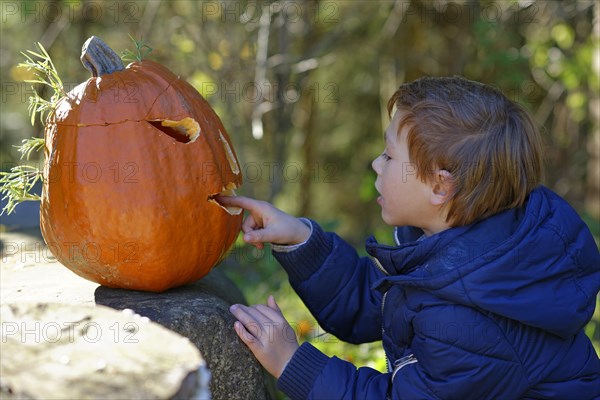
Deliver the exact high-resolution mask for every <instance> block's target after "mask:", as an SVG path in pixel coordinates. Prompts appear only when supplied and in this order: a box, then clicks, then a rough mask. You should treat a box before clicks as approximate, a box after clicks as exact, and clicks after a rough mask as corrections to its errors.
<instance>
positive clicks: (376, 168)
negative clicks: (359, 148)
mask: <svg viewBox="0 0 600 400" xmlns="http://www.w3.org/2000/svg"><path fill="white" fill-rule="evenodd" d="M380 159H381V156H379V157H377V158H375V159H374V160H373V161H372V162H371V168H373V170H374V171H375V172H377V175H379V171H380V169H379V160H380Z"/></svg>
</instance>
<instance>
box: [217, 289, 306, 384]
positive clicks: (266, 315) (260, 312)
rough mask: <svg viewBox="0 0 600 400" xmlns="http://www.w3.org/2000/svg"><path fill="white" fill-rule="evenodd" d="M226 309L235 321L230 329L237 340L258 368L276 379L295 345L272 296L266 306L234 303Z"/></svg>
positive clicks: (292, 332) (291, 332) (294, 340)
mask: <svg viewBox="0 0 600 400" xmlns="http://www.w3.org/2000/svg"><path fill="white" fill-rule="evenodd" d="M229 310H230V311H231V313H232V314H233V315H234V316H235V317H236V318H237V321H236V322H235V324H234V325H233V327H234V329H235V332H236V333H237V334H238V336H239V337H240V339H242V341H243V342H244V343H245V344H246V345H247V346H248V348H249V349H250V350H251V351H252V353H253V354H254V356H255V357H256V359H257V360H258V361H259V362H260V363H261V364H262V366H263V367H264V368H265V369H266V370H267V371H269V373H270V374H271V375H273V376H274V377H275V378H277V379H279V377H280V376H281V374H282V373H283V370H284V369H285V367H286V365H287V363H288V362H289V361H290V359H291V358H292V356H293V355H294V353H295V352H296V350H297V349H298V347H299V346H298V341H297V340H296V334H295V332H294V330H293V329H292V327H291V326H290V324H289V323H288V322H287V321H286V319H285V317H284V316H283V313H282V312H281V310H280V309H279V306H278V305H277V303H276V302H275V299H274V298H273V296H269V299H268V300H267V305H264V304H257V305H254V306H251V307H247V306H244V305H241V304H234V305H232V306H231V308H230V309H229Z"/></svg>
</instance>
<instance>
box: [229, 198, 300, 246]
mask: <svg viewBox="0 0 600 400" xmlns="http://www.w3.org/2000/svg"><path fill="white" fill-rule="evenodd" d="M217 201H218V202H219V203H221V204H222V205H224V206H234V207H241V208H244V209H246V210H248V211H249V212H250V215H248V217H247V218H246V220H245V221H244V223H243V224H242V231H243V232H244V241H245V242H246V243H249V244H251V245H253V246H256V247H257V248H259V249H262V248H263V247H264V243H265V242H268V243H275V244H287V245H292V244H298V243H302V242H304V241H306V240H307V239H308V237H309V236H310V228H309V227H308V226H306V225H305V224H304V223H303V222H302V221H300V220H299V219H298V218H295V217H292V216H291V215H288V214H286V213H284V212H283V211H281V210H278V209H277V208H275V207H274V206H273V205H271V204H270V203H267V202H266V201H259V200H254V199H251V198H249V197H243V196H221V197H218V198H217Z"/></svg>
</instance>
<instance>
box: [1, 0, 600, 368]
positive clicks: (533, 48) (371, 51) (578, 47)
mask: <svg viewBox="0 0 600 400" xmlns="http://www.w3.org/2000/svg"><path fill="white" fill-rule="evenodd" d="M0 5H1V7H2V10H1V11H2V14H1V18H2V24H1V47H0V67H1V76H0V81H1V85H2V101H1V103H0V104H1V107H2V109H1V120H0V124H1V125H0V128H1V137H2V145H1V146H0V156H1V157H2V169H3V170H7V169H8V168H9V167H10V166H11V165H12V164H14V163H15V162H16V161H17V160H16V159H17V153H16V152H15V150H14V148H13V147H12V146H13V145H15V144H18V143H20V140H21V139H23V138H26V137H30V136H41V135H42V130H43V127H42V126H41V125H40V124H39V123H37V122H36V125H34V126H33V127H32V126H30V124H29V122H28V117H27V103H26V102H27V98H28V97H29V96H30V95H31V94H32V90H31V88H30V85H29V84H27V83H25V82H24V80H26V79H31V78H32V76H31V72H30V71H27V70H26V69H23V68H18V67H17V64H18V63H19V62H21V61H23V56H22V55H21V54H20V52H21V51H24V50H27V49H33V48H34V43H35V42H38V41H39V42H41V43H42V44H43V45H44V47H45V48H46V49H48V51H49V53H50V55H51V56H52V58H53V60H54V62H55V65H56V67H57V69H58V71H59V74H60V76H61V77H62V79H63V82H64V84H65V87H66V88H67V89H68V88H72V87H74V86H75V85H76V84H78V83H80V82H82V81H84V80H85V79H87V78H88V75H87V72H86V71H85V70H84V69H83V67H82V66H81V64H80V63H79V62H78V61H77V60H78V58H79V52H80V49H81V45H82V44H83V42H84V41H85V39H86V38H88V37H89V36H91V35H97V36H100V37H101V38H103V39H104V40H105V41H106V42H107V43H108V44H109V45H110V46H111V47H112V48H113V49H116V50H124V49H126V48H131V47H132V46H131V41H130V39H129V37H128V35H131V36H133V37H134V38H136V39H138V40H139V39H142V40H143V41H144V42H145V43H147V44H149V45H150V46H151V47H152V48H153V49H154V50H153V51H152V53H150V54H149V55H148V56H147V57H148V58H149V59H152V60H155V61H158V62H160V63H162V64H164V65H166V66H168V67H169V68H170V69H171V70H172V71H174V72H175V73H177V74H179V75H181V76H182V77H184V78H185V79H187V80H188V81H189V82H190V83H191V84H192V85H194V86H195V87H196V88H197V89H198V90H199V91H200V92H201V93H203V94H204V95H205V97H206V98H207V99H208V101H209V102H210V103H211V104H212V105H213V107H214V108H215V109H216V111H217V113H218V114H219V115H220V116H221V118H222V120H223V122H224V124H225V127H226V128H227V129H228V131H229V134H230V135H231V137H232V140H233V142H234V143H235V145H236V150H237V153H238V157H239V159H240V161H241V165H242V172H243V173H244V177H245V182H246V183H245V185H244V186H243V188H242V190H241V192H242V193H243V194H246V195H249V196H253V197H257V198H260V199H264V200H268V201H272V202H274V203H275V205H276V206H278V207H280V208H282V209H283V210H285V211H287V212H290V213H292V214H296V215H304V216H308V217H311V218H314V219H316V220H318V221H320V222H321V223H322V224H323V225H324V226H325V227H326V228H328V229H335V230H336V231H337V232H338V233H339V234H341V235H342V236H344V237H345V238H347V239H348V240H349V241H350V242H351V243H353V244H355V245H356V246H357V247H358V248H361V246H362V243H363V240H364V239H365V237H366V236H368V235H369V234H371V233H375V234H376V236H377V237H378V239H379V240H381V241H384V242H385V241H388V240H389V239H388V238H389V236H390V232H391V230H390V229H389V228H388V227H386V226H384V224H383V223H382V221H381V219H380V217H379V208H378V206H377V204H375V201H374V199H375V197H376V193H375V190H374V188H373V182H374V179H375V176H374V173H373V172H372V171H371V169H370V163H371V161H372V159H373V158H375V157H376V156H377V155H378V154H379V153H380V151H381V149H382V140H381V136H382V132H383V130H384V129H385V127H386V125H387V121H388V117H387V115H386V113H385V110H384V109H385V107H384V105H385V103H386V101H387V99H388V98H389V96H390V95H391V93H392V92H393V91H394V90H395V89H396V88H397V86H398V85H399V84H400V83H402V82H405V81H408V80H412V79H415V78H418V77H420V76H423V75H454V74H459V75H464V76H466V77H467V78H470V79H474V80H478V81H482V82H485V83H488V84H491V85H495V86H497V87H499V88H500V89H502V90H503V91H504V92H505V93H507V94H508V95H509V96H510V97H511V98H513V99H515V100H517V101H519V102H521V103H523V104H524V105H526V106H527V107H528V108H529V109H530V110H531V111H532V112H533V114H534V116H535V119H536V120H537V122H538V123H539V124H540V125H541V126H543V133H544V138H545V141H546V145H547V146H546V161H547V162H546V168H545V179H544V183H545V184H546V185H548V186H549V187H551V188H552V189H554V190H555V191H557V192H558V193H559V194H560V195H562V196H564V197H565V198H566V199H567V200H568V201H569V202H570V203H571V204H572V205H574V206H575V208H576V209H577V210H578V211H579V212H580V214H581V215H582V216H583V217H584V218H585V220H586V221H587V222H588V224H589V226H590V228H591V229H592V230H593V232H594V233H595V235H596V237H598V236H600V188H599V185H600V124H599V118H600V100H599V97H598V96H599V95H598V93H600V60H599V59H600V51H599V49H598V46H599V40H600V39H599V38H600V22H599V20H598V19H599V11H598V6H597V4H595V2H594V1H593V0H589V1H588V0H580V1H573V0H571V1H529V0H522V1H513V0H502V1H496V2H492V1H485V0H481V1H446V0H411V1H408V0H399V1H366V0H365V1H358V0H357V1H341V0H340V1H336V0H321V1H314V0H313V1H284V0H282V1H262V2H254V1H227V0H222V1H190V0H185V1H177V0H176V1H158V0H152V1H147V2H146V1H111V0H109V1H90V0H77V1H70V0H49V1H31V0H29V1H14V2H11V1H4V2H2V3H0ZM39 90H43V89H41V88H39ZM42 94H43V92H42ZM17 212H18V211H17ZM224 268H226V271H227V272H228V273H229V274H230V276H231V277H232V278H233V279H234V280H236V282H237V283H238V284H239V285H240V286H241V287H242V289H243V290H244V292H245V294H246V296H247V298H248V300H249V301H250V302H262V301H265V299H266V296H267V295H268V294H269V293H275V295H276V298H278V299H279V302H280V303H281V305H282V308H283V309H284V310H285V311H287V315H288V317H289V318H290V320H291V321H293V323H294V326H295V327H296V328H297V331H298V333H299V334H300V336H301V338H302V339H303V340H313V341H314V342H315V343H317V345H318V346H320V347H321V348H323V349H324V350H325V351H326V352H328V353H330V354H337V355H338V356H342V357H346V358H348V359H352V360H354V361H356V362H357V363H359V364H361V365H365V364H367V365H371V366H373V367H375V368H379V369H383V368H384V365H383V354H382V352H381V350H380V349H379V346H377V345H364V346H358V347H357V346H348V345H345V344H342V343H339V342H338V341H337V340H335V338H332V337H330V336H328V335H322V332H319V328H318V327H317V326H316V324H315V322H314V320H313V319H312V317H310V315H309V314H308V313H307V311H306V310H305V309H304V308H303V307H302V305H301V303H300V301H299V300H298V299H297V297H295V294H293V292H292V291H291V289H290V287H289V285H288V284H287V281H286V279H287V278H286V276H285V273H283V272H282V271H281V269H280V268H279V267H278V266H277V264H276V262H275V261H274V260H273V259H272V257H271V256H270V254H269V253H268V252H257V251H256V250H254V249H251V248H248V247H246V246H244V245H243V244H242V243H238V245H237V246H236V247H235V248H234V250H233V252H232V254H231V256H230V257H229V258H228V259H227V260H226V261H225V262H224ZM587 332H588V334H589V335H590V336H592V337H593V338H594V340H595V343H596V345H597V346H600V344H599V343H600V316H599V312H598V311H597V313H596V316H595V319H594V321H593V322H592V323H591V324H590V325H589V326H588V328H587ZM597 348H598V347H597Z"/></svg>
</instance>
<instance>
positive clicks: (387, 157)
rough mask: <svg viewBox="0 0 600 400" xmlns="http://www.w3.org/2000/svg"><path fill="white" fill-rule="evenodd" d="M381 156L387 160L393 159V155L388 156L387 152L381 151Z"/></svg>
mask: <svg viewBox="0 0 600 400" xmlns="http://www.w3.org/2000/svg"><path fill="white" fill-rule="evenodd" d="M381 157H383V159H384V160H385V161H389V160H391V159H392V157H390V156H388V155H387V153H381Z"/></svg>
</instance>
